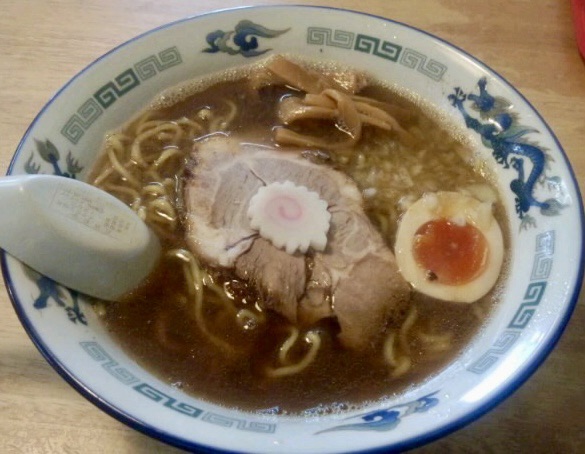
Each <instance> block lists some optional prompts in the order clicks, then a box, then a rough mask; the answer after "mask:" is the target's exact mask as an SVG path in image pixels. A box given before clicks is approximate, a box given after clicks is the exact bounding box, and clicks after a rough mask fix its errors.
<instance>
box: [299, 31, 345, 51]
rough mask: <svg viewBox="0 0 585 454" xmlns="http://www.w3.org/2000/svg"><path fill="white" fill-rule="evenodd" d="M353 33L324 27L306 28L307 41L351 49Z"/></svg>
mask: <svg viewBox="0 0 585 454" xmlns="http://www.w3.org/2000/svg"><path fill="white" fill-rule="evenodd" d="M354 38H355V33H352V32H346V31H345V30H331V29H330V28H325V27H309V28H308V29H307V43H308V44H316V45H319V46H333V47H341V48H343V49H351V48H352V47H353V41H354Z"/></svg>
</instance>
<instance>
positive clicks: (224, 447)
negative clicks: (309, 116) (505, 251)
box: [2, 6, 583, 453]
mask: <svg viewBox="0 0 585 454" xmlns="http://www.w3.org/2000/svg"><path fill="white" fill-rule="evenodd" d="M308 16H310V17H311V21H310V23H309V24H308V25H307V21H306V17H308ZM275 53H286V54H293V55H299V56H302V57H305V58H307V59H314V60H326V61H333V62H347V61H351V62H352V63H351V64H352V66H353V67H355V68H357V69H360V70H366V71H368V72H369V73H371V74H373V75H374V76H375V77H376V78H378V79H379V80H381V81H385V82H387V83H388V84H392V85H397V86H400V87H402V88H403V89H405V90H408V91H409V92H411V93H414V94H415V95H416V96H417V97H420V98H421V99H424V100H425V101H426V102H428V103H429V104H431V105H432V106H434V108H435V109H437V110H438V111H440V112H441V114H442V116H444V117H445V121H448V122H450V123H452V124H453V125H454V127H456V128H459V131H460V132H461V134H463V135H465V136H466V140H468V141H469V143H471V144H472V146H473V149H474V151H475V153H477V155H478V156H479V157H480V158H481V159H482V160H483V161H484V162H485V163H486V165H489V166H490V168H492V169H493V172H494V174H495V176H496V182H495V183H496V185H497V186H498V188H499V190H500V192H501V194H502V198H503V204H504V207H505V211H506V214H507V217H508V221H509V226H510V228H509V230H510V238H509V244H510V263H509V272H508V276H507V278H506V280H505V282H504V283H503V284H502V290H501V296H500V301H499V302H498V304H497V305H496V307H495V308H494V310H493V312H492V313H491V315H490V317H489V319H488V320H487V321H486V322H485V325H484V327H483V328H482V329H481V330H480V331H479V333H478V334H477V335H476V336H475V337H474V338H473V339H472V340H471V342H470V343H469V344H468V345H467V346H466V347H465V349H464V350H463V351H462V352H461V353H460V354H459V355H458V356H457V357H456V358H455V359H454V360H453V361H451V362H450V363H449V364H448V365H447V366H446V367H444V368H443V369H442V370H440V371H439V372H438V373H437V374H435V375H433V376H432V377H430V378H428V379H427V380H425V381H423V382H422V383H418V384H416V385H415V386H412V387H409V388H407V389H406V390H405V391H403V392H401V393H399V394H397V395H394V396H393V397H391V398H387V399H384V400H381V401H377V402H375V403H372V404H370V405H366V406H364V407H363V408H360V409H359V410H352V411H346V412H341V413H338V414H334V415H325V416H324V415H320V414H312V413H311V412H306V413H304V414H302V415H297V416H278V415H271V414H258V413H251V412H246V411H240V410H236V409H230V408H228V407H226V406H223V405H221V403H213V402H208V401H205V400H203V399H200V398H197V397H194V396H192V395H189V394H186V393H184V392H183V391H181V390H180V389H179V388H178V387H177V386H173V385H172V384H169V383H166V382H165V381H163V380H161V379H159V378H158V377H157V376H155V375H154V374H152V373H151V372H149V371H148V370H146V369H144V368H142V367H141V366H140V365H139V364H138V363H137V362H136V361H135V360H134V359H133V357H132V356H131V355H129V354H128V353H127V352H126V351H125V350H123V349H122V348H121V347H120V346H119V345H118V343H117V342H116V341H115V340H114V339H113V338H112V337H111V336H110V335H109V333H108V332H107V330H106V329H105V328H104V326H103V324H102V323H101V321H100V320H99V317H98V316H97V315H96V313H95V311H94V310H93V309H92V307H91V305H90V303H89V301H88V300H87V299H86V298H85V297H84V296H83V295H80V294H77V293H76V292H74V291H70V290H68V289H66V288H62V287H60V286H59V285H58V284H56V283H54V282H52V281H50V280H48V279H47V278H45V277H43V276H41V275H39V274H37V273H35V272H34V271H32V270H30V269H28V268H26V267H25V266H24V265H23V264H21V263H20V262H18V261H17V260H15V259H14V258H12V257H10V256H8V255H4V256H3V258H2V269H3V273H4V277H5V281H6V285H7V288H8V291H9V293H10V296H11V299H12V301H13V304H14V307H15V310H16V312H17V314H18V316H19V318H20V320H21V322H22V324H23V326H24V327H25V329H26V331H27V332H28V334H29V336H30V337H31V339H32V340H33V342H34V343H35V345H36V346H37V348H38V349H39V350H40V351H41V353H42V354H43V355H44V356H45V358H46V359H47V361H48V362H49V363H50V364H51V365H52V366H53V367H54V368H55V369H56V370H57V372H58V373H59V374H60V375H62V376H63V377H64V378H65V380H67V381H68V382H69V383H70V384H71V385H72V386H73V387H74V388H75V389H76V390H77V391H79V392H80V393H81V394H82V395H83V396H84V397H86V398H87V399H88V400H90V401H91V402H92V403H94V404H95V405H96V406H97V407H99V408H100V409H101V410H103V411H105V412H107V413H108V414H110V415H112V416H114V417H115V418H117V419H118V420H120V421H121V422H123V423H125V424H127V425H129V426H130V427H132V428H134V429H137V430H139V431H141V432H143V433H145V434H147V435H150V436H153V437H155V438H158V439H160V440H163V441H165V442H167V443H170V444H172V445H175V446H178V447H181V448H185V449H189V450H199V449H200V450H207V451H218V452H224V451H227V452H236V451H237V452H254V453H256V452H314V453H318V452H328V453H330V452H364V451H383V452H387V451H392V450H404V449H407V448H411V447H414V446H418V445H421V444H424V443H426V442H428V441H430V440H433V439H436V438H438V437H441V436H444V435H446V434H448V433H450V432H451V431H453V430H455V429H457V428H460V427H462V426H464V425H465V424H467V423H469V422H471V421H472V420H474V419H476V418H477V417H479V416H480V415H482V414H483V413H485V412H486V411H488V410H489V409H491V408H492V407H494V406H495V405H497V404H498V403H499V402H501V401H502V400H503V399H504V398H505V397H506V396H508V395H509V394H510V393H511V392H513V391H514V390H515V389H516V388H517V387H518V386H520V385H521V384H522V383H523V382H524V381H525V380H526V379H527V378H528V377H529V376H530V375H531V374H532V373H533V372H534V371H535V369H536V368H537V367H538V366H539V365H540V363H541V362H542V361H543V360H544V358H545V357H546V356H547V354H548V353H549V352H550V351H551V349H552V348H553V347H554V345H555V343H556V342H557V340H558V339H559V337H560V335H561V333H562V331H563V329H564V327H565V325H566V324H567V322H568V320H569V318H570V315H571V312H572V310H573V308H574V305H575V303H576V301H577V296H578V291H579V289H580V287H581V279H582V273H583V269H582V254H583V238H582V236H583V209H582V202H581V198H580V195H579V192H578V189H577V185H576V183H575V179H574V176H573V174H572V171H571V168H570V165H569V163H568V162H567V159H566V156H565V154H564V152H563V150H562V148H561V146H560V144H559V143H558V141H557V140H556V138H555V136H554V134H553V133H552V131H551V130H550V129H549V127H548V126H547V124H546V123H545V122H544V120H543V119H542V118H541V116H540V115H539V114H538V112H536V111H535V110H534V108H533V107H532V106H531V105H530V104H529V102H528V101H527V100H526V99H525V98H524V97H523V96H522V95H521V94H520V93H519V92H518V91H517V90H516V89H515V88H514V87H512V86H511V85H510V84H509V83H507V82H506V81H505V80H504V79H503V78H502V77H501V76H499V75H498V74H497V73H496V72H494V71H493V70H491V69H490V68H488V67H487V66H486V65H484V64H483V63H481V62H479V61H477V60H476V59H474V58H473V57H471V56H469V55H468V54H466V53H465V52H463V51H461V50H460V49H457V48H456V47H454V46H452V45H450V44H448V43H446V42H444V41H442V40H441V39H439V38H437V37H434V36H432V35H429V34H427V33H425V32H423V31H420V30H417V29H415V28H412V27H409V26H407V25H404V24H401V23H397V22H393V21H391V20H388V19H384V18H380V17H375V16H371V15H367V14H362V13H356V12H351V11H346V10H339V9H331V8H320V7H303V6H272V7H252V8H242V9H235V10H225V11H218V12H214V13H210V14H207V15H202V16H197V17H193V18H187V19H185V20H182V21H179V22H176V23H172V24H169V25H166V26H163V27H161V28H158V29H156V30H153V31H151V32H148V33H146V34H144V35H141V36H139V37H137V38H135V39H133V40H131V41H129V42H127V43H125V44H122V45H121V46H119V47H117V48H116V49H114V50H112V51H111V52H109V53H108V54H106V55H104V56H103V57H101V58H100V59H98V60H97V61H95V62H94V63H93V64H91V65H90V66H88V67H87V68H86V69H85V70H83V71H82V72H81V73H79V74H78V75H77V76H75V77H74V78H73V79H72V80H71V81H70V82H69V83H67V85H65V86H64V87H63V88H62V89H61V90H60V91H59V92H58V93H57V94H56V95H55V97H54V98H53V99H52V100H51V101H50V102H49V103H48V104H47V105H46V106H45V107H44V108H43V110H42V111H41V112H40V113H39V115H38V116H37V118H36V119H35V120H34V122H33V123H32V125H31V126H30V128H29V129H28V131H27V133H26V135H25V136H24V138H23V139H22V141H21V143H20V145H19V147H18V149H17V151H16V153H15V156H14V158H13V160H12V162H11V165H10V169H9V173H10V174H27V173H29V174H30V173H47V174H57V175H61V176H64V177H73V178H78V179H81V180H84V179H85V178H87V173H88V171H89V169H90V168H91V167H92V164H93V163H94V162H95V161H96V159H97V155H98V152H99V150H100V149H101V144H102V141H103V138H104V135H105V134H106V132H107V131H111V130H113V129H116V128H118V127H120V125H122V124H124V123H126V122H127V121H128V119H129V118H131V117H132V116H133V115H134V114H135V113H136V112H138V111H139V110H140V109H141V108H142V107H143V106H144V105H145V104H146V103H147V102H148V101H149V100H151V99H152V98H153V97H154V96H155V95H156V94H157V93H159V92H160V91H162V90H163V89H165V88H168V87H171V86H174V85H176V84H178V83H179V82H181V81H184V80H187V79H192V78H195V77H199V76H204V75H207V74H209V73H212V72H216V71H222V70H225V69H228V68H232V67H235V66H240V65H243V64H247V63H251V62H254V61H256V60H258V59H261V58H264V57H267V56H269V55H271V54H275ZM490 125H492V126H493V125H496V126H495V128H494V127H491V128H490V127H489V126H490ZM99 272H100V270H95V273H96V274H98V273H99ZM202 367H205V365H204V364H202ZM229 392H230V390H229V389H226V390H225V393H226V394H227V393H229Z"/></svg>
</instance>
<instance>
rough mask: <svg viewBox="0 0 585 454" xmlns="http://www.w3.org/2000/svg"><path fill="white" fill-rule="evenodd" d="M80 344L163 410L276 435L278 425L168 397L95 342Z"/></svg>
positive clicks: (113, 375)
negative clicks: (210, 409)
mask: <svg viewBox="0 0 585 454" xmlns="http://www.w3.org/2000/svg"><path fill="white" fill-rule="evenodd" d="M79 345H80V346H81V348H82V349H83V350H84V351H85V352H86V353H87V354H88V355H89V356H90V357H91V358H92V359H94V360H95V361H97V362H98V363H101V365H102V367H103V368H104V369H105V370H106V371H107V372H108V373H109V374H110V375H111V376H112V377H114V378H115V379H116V380H118V381H119V382H120V383H122V384H124V385H128V386H131V387H132V389H134V391H136V392H138V393H139V394H140V395H142V396H144V397H146V398H148V399H150V400H152V401H153V402H157V403H160V404H161V405H163V406H164V407H167V408H170V409H171V410H174V411H176V412H178V413H181V414H183V415H185V416H189V417H191V418H201V420H202V421H205V422H207V423H210V424H214V425H216V426H222V427H226V428H235V429H238V430H243V431H247V432H255V433H259V434H271V433H274V432H276V424H272V423H268V422H263V421H252V420H245V419H236V418H229V417H227V416H223V415H219V414H217V413H213V412H205V411H204V410H202V409H201V408H197V407H194V406H192V405H189V404H187V403H185V402H180V401H179V400H177V399H176V398H174V397H172V396H169V395H168V394H165V393H164V392H162V391H161V390H159V389H157V388H155V387H154V386H152V385H150V384H148V383H146V382H143V381H142V380H140V379H139V378H138V377H136V376H135V375H133V374H132V373H131V372H129V371H128V370H127V369H125V368H124V367H122V366H120V365H119V363H118V362H117V361H115V360H114V359H113V358H112V356H111V355H110V354H108V353H107V352H106V350H105V349H104V348H103V347H102V346H101V345H100V344H99V343H97V342H95V341H83V342H80V343H79Z"/></svg>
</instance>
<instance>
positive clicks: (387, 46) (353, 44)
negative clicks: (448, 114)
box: [307, 27, 448, 82]
mask: <svg viewBox="0 0 585 454" xmlns="http://www.w3.org/2000/svg"><path fill="white" fill-rule="evenodd" d="M307 43H308V44H312V45H317V46H329V47H339V48H342V49H349V50H354V51H359V52H365V53H368V54H372V55H375V56H377V57H380V58H384V59H386V60H389V61H392V62H396V63H399V64H401V65H402V66H405V67H407V68H410V69H413V70H415V71H417V72H419V73H421V74H423V75H424V76H426V77H429V78H430V79H432V80H434V81H437V82H439V81H440V80H441V79H442V78H443V75H444V74H445V72H446V71H447V69H448V68H447V65H444V64H443V63H441V62H438V61H437V60H434V59H432V58H429V57H428V56H427V55H425V54H423V53H422V52H420V51H417V50H414V49H411V48H408V47H403V46H401V45H399V44H395V43H391V42H390V41H385V40H382V39H380V38H377V37H375V36H370V35H365V34H362V33H358V34H355V33H353V32H349V31H346V30H338V29H331V28H327V27H308V28H307Z"/></svg>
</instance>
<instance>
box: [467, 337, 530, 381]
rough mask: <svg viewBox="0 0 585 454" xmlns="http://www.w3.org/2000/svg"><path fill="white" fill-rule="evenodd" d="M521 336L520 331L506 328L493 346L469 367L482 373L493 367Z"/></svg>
mask: <svg viewBox="0 0 585 454" xmlns="http://www.w3.org/2000/svg"><path fill="white" fill-rule="evenodd" d="M519 337H520V331H512V330H506V331H504V332H503V333H502V334H500V336H499V337H498V339H497V340H496V342H495V343H494V345H493V346H492V348H490V349H489V350H488V351H487V352H485V353H484V354H483V355H481V356H480V358H479V359H478V360H477V361H475V362H474V363H473V364H472V365H471V366H469V367H468V368H467V370H469V371H470V372H473V373H475V374H478V375H481V374H483V373H484V372H485V371H486V370H488V369H489V368H490V367H492V366H493V365H494V364H495V363H496V362H498V360H499V359H500V356H502V355H503V354H504V353H506V352H507V351H508V350H509V349H510V347H512V345H514V343H515V342H516V341H517V340H518V338H519Z"/></svg>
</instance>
